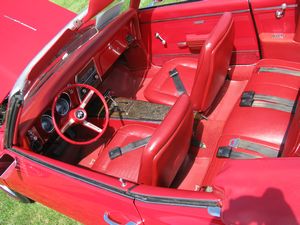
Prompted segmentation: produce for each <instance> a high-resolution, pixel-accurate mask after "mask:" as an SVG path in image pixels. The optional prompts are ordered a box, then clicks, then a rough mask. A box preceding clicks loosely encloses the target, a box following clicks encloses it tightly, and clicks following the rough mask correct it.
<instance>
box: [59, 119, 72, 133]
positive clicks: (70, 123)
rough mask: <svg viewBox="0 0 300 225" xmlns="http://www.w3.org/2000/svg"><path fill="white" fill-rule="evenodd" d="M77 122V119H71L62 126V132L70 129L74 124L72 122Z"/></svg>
mask: <svg viewBox="0 0 300 225" xmlns="http://www.w3.org/2000/svg"><path fill="white" fill-rule="evenodd" d="M74 123H75V121H74V120H73V119H69V120H68V121H67V122H66V123H65V124H64V125H63V126H62V128H61V129H60V131H61V132H62V133H65V132H66V131H67V130H68V128H69V127H70V126H72V124H74Z"/></svg>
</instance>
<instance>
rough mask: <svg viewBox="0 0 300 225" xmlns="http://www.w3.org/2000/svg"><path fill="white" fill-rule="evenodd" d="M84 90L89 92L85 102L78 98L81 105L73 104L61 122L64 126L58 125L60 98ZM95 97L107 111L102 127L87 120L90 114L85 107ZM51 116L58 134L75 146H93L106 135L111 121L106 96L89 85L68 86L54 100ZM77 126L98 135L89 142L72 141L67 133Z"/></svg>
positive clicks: (85, 96) (84, 99)
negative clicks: (58, 101) (57, 107)
mask: <svg viewBox="0 0 300 225" xmlns="http://www.w3.org/2000/svg"><path fill="white" fill-rule="evenodd" d="M82 88H85V90H87V92H86V93H87V94H85V95H84V98H83V100H81V98H80V97H79V96H78V102H79V104H77V105H74V103H73V106H72V109H70V110H69V111H68V113H67V114H66V115H65V116H64V117H65V118H64V120H61V121H63V122H62V124H58V123H57V122H56V117H57V113H56V104H57V100H58V99H59V98H60V96H61V95H62V94H63V93H68V92H73V91H74V90H75V92H76V93H77V89H79V90H80V89H82ZM94 95H96V96H97V97H98V98H99V99H100V101H101V102H102V104H103V106H104V107H103V108H104V110H105V117H104V120H103V121H102V124H101V126H100V125H96V124H94V123H91V122H89V121H88V120H87V118H88V114H87V111H86V109H85V107H86V105H87V104H88V103H89V101H90V100H91V98H92V97H93V96H94ZM51 114H52V121H53V125H54V128H55V130H56V132H57V134H58V135H59V136H60V137H61V138H62V139H63V140H65V141H66V142H69V143H70V144H74V145H88V144H91V143H93V142H95V141H96V140H98V139H99V138H100V137H101V136H102V135H103V134H104V132H105V130H106V128H107V125H108V121H109V111H108V106H107V103H106V101H105V98H104V96H103V95H102V94H101V93H100V92H99V91H98V90H97V89H96V88H94V87H92V86H90V85H87V84H73V85H70V86H67V87H65V88H64V89H62V90H61V91H60V92H59V93H58V94H57V95H56V97H55V98H54V101H53V103H52V109H51ZM75 124H77V125H81V126H84V127H87V128H88V129H90V130H92V131H94V132H95V133H97V135H96V136H95V137H93V138H91V139H89V140H85V141H77V140H72V139H71V138H69V137H67V136H66V135H65V132H66V131H67V129H68V128H69V127H71V126H72V125H75Z"/></svg>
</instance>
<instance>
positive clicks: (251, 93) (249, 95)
mask: <svg viewBox="0 0 300 225" xmlns="http://www.w3.org/2000/svg"><path fill="white" fill-rule="evenodd" d="M254 96H255V92H254V91H244V92H243V94H242V97H241V98H242V99H254Z"/></svg>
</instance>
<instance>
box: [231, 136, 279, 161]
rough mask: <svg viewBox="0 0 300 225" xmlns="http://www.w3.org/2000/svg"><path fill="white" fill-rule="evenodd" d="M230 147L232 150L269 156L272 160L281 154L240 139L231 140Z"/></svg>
mask: <svg viewBox="0 0 300 225" xmlns="http://www.w3.org/2000/svg"><path fill="white" fill-rule="evenodd" d="M229 146H230V147H232V148H242V149H246V150H249V151H253V152H257V153H259V154H262V155H265V156H268V157H270V158H276V157H278V153H279V152H278V151H277V150H276V149H273V148H270V147H266V146H264V145H261V144H258V143H254V142H251V141H246V140H243V139H240V138H234V139H231V140H230V143H229Z"/></svg>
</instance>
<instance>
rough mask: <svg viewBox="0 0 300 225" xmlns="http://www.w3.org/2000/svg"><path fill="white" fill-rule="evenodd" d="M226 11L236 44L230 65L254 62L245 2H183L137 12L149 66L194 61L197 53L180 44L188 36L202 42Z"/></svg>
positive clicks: (255, 53) (254, 49)
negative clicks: (184, 58) (180, 59)
mask: <svg viewBox="0 0 300 225" xmlns="http://www.w3.org/2000/svg"><path fill="white" fill-rule="evenodd" d="M226 11H230V12H232V13H233V16H234V27H235V40H234V52H233V53H234V55H233V61H232V63H233V64H248V63H254V62H256V61H257V60H258V59H259V50H258V44H257V39H256V34H255V29H254V25H253V22H252V17H251V14H250V10H249V6H248V2H247V1H246V0H230V1H226V2H225V1H216V0H207V1H197V2H189V3H186V2H184V3H180V4H175V5H169V6H161V7H156V8H150V9H144V10H140V12H139V20H140V24H141V26H140V27H141V33H142V37H143V41H144V44H145V46H146V47H147V49H148V52H149V53H150V55H151V57H152V62H153V63H154V64H156V65H162V64H163V63H164V62H165V61H167V60H170V59H172V58H175V57H181V56H188V57H197V56H198V54H199V50H198V51H195V50H194V49H190V48H188V47H183V46H182V43H184V42H186V41H187V37H188V36H191V35H201V36H202V38H205V37H206V36H207V34H209V33H210V32H211V30H212V29H213V27H214V26H215V24H216V23H217V22H218V20H219V18H220V17H221V15H222V14H223V13H224V12H226ZM156 33H159V34H160V36H161V37H162V38H163V39H165V40H166V42H167V44H166V45H163V44H162V42H161V41H160V40H159V39H157V38H156V37H155V34H156Z"/></svg>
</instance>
